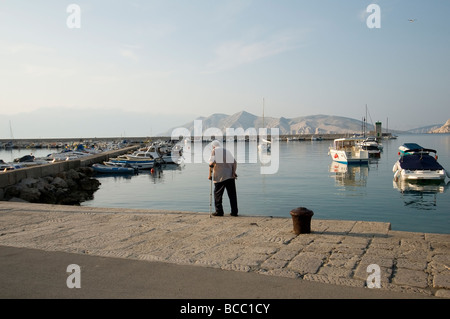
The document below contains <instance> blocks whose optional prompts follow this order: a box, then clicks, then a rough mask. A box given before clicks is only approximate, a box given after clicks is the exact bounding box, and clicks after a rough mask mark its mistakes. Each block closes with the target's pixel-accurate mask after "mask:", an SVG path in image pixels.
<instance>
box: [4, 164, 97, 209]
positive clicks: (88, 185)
mask: <svg viewBox="0 0 450 319" xmlns="http://www.w3.org/2000/svg"><path fill="white" fill-rule="evenodd" d="M93 174H94V171H93V169H92V168H90V167H81V168H78V169H77V170H74V169H71V170H69V171H66V172H62V173H58V174H57V175H55V176H46V177H40V178H26V179H23V180H22V181H21V182H20V183H18V184H16V185H12V186H9V187H7V188H5V189H4V196H3V197H4V198H3V200H17V199H19V200H23V201H27V202H30V203H44V204H60V205H80V203H82V202H84V201H86V200H90V199H92V198H93V196H94V192H95V191H96V190H98V188H99V186H100V182H99V181H98V180H97V179H95V178H92V176H93Z"/></svg>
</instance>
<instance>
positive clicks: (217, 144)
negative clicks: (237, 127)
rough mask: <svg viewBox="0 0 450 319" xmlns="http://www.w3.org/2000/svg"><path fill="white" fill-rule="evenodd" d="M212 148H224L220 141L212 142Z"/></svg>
mask: <svg viewBox="0 0 450 319" xmlns="http://www.w3.org/2000/svg"><path fill="white" fill-rule="evenodd" d="M211 146H212V147H220V146H222V144H220V142H219V141H218V140H214V141H212V142H211Z"/></svg>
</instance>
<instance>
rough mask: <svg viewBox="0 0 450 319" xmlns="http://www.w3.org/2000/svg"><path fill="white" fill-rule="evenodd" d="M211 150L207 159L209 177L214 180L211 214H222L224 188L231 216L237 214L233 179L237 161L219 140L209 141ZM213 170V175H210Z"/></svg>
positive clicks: (235, 176)
mask: <svg viewBox="0 0 450 319" xmlns="http://www.w3.org/2000/svg"><path fill="white" fill-rule="evenodd" d="M211 145H212V148H213V149H212V152H211V157H210V159H209V167H210V169H209V177H208V179H210V180H211V179H212V178H213V182H214V206H215V209H216V211H215V213H213V214H212V215H213V216H223V206H222V197H223V193H224V191H225V189H226V190H227V194H228V198H229V199H230V206H231V214H230V215H231V216H237V215H238V205H237V195H236V184H235V179H236V178H237V175H236V167H237V162H236V160H235V159H234V157H233V154H231V152H230V151H229V150H227V149H225V148H223V147H222V145H221V144H220V142H219V141H217V140H215V141H213V142H212V143H211ZM212 171H214V172H213V175H214V177H212V176H211V172H212Z"/></svg>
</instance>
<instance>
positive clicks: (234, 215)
mask: <svg viewBox="0 0 450 319" xmlns="http://www.w3.org/2000/svg"><path fill="white" fill-rule="evenodd" d="M230 216H233V217H237V216H238V214H233V213H231V214H230Z"/></svg>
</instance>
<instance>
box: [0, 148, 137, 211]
mask: <svg viewBox="0 0 450 319" xmlns="http://www.w3.org/2000/svg"><path fill="white" fill-rule="evenodd" d="M138 147H139V146H138V145H134V146H129V147H126V148H122V149H118V150H112V151H107V152H102V153H98V154H93V155H90V156H84V157H81V158H79V159H74V160H67V161H61V162H55V163H49V164H42V165H36V166H32V167H27V168H21V169H17V170H10V171H6V172H1V173H0V200H9V199H11V198H14V197H16V198H21V199H23V200H25V201H30V202H51V203H66V202H67V203H68V204H77V202H78V201H77V200H75V198H71V199H70V200H68V199H67V195H68V194H75V195H76V194H77V192H78V196H77V195H76V196H77V198H79V199H80V200H81V201H83V200H85V199H86V198H84V197H86V196H87V197H89V196H91V195H92V194H91V193H93V192H94V191H95V190H96V189H98V186H99V185H100V184H99V182H95V181H94V180H93V179H92V178H91V176H92V174H91V173H92V171H91V170H92V169H90V168H89V167H90V166H91V165H92V164H95V163H101V162H104V161H108V160H109V159H110V158H112V157H117V156H119V155H122V154H125V153H129V152H132V151H134V150H136V149H137V148H138ZM61 190H64V191H61ZM79 191H82V193H81V192H79ZM85 193H87V195H86V194H85ZM72 197H73V196H72ZM59 198H61V199H59ZM64 198H66V199H65V200H63V199H64Z"/></svg>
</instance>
